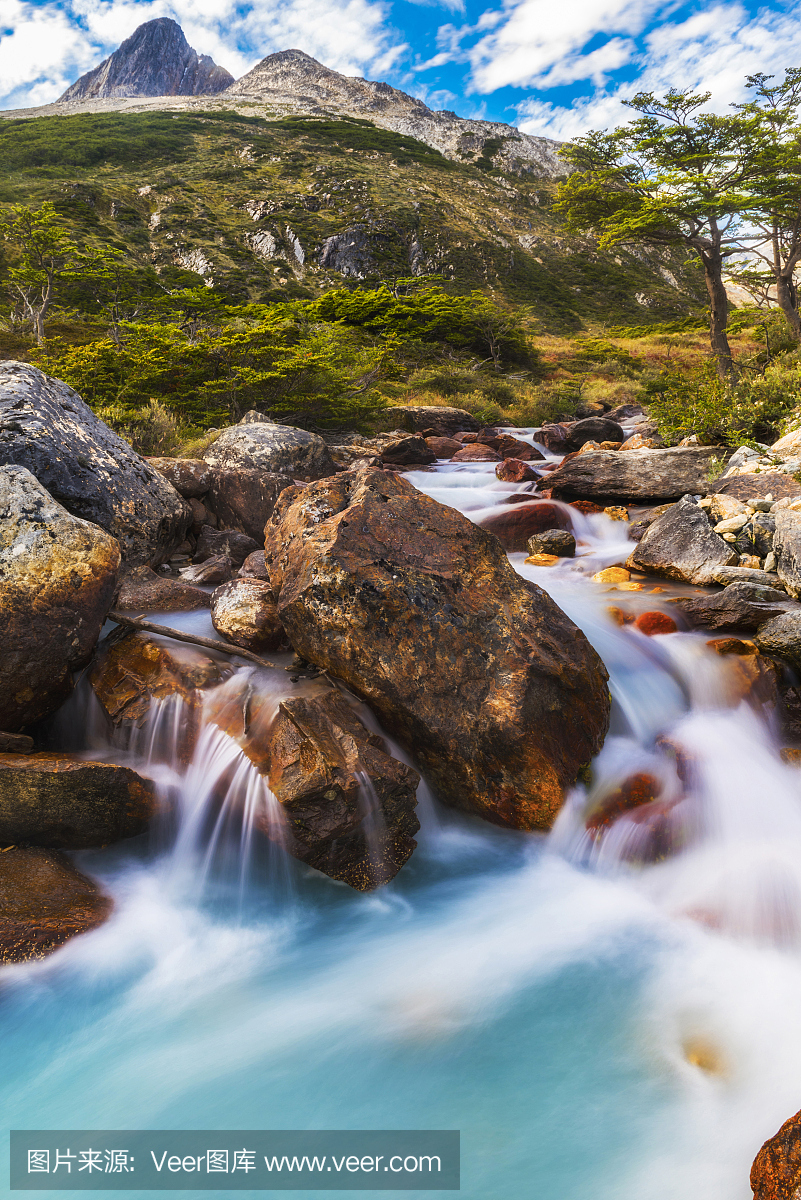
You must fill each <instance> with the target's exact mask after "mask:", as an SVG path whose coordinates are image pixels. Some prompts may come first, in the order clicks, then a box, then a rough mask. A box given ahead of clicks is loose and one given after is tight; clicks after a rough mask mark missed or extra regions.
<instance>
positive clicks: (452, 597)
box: [265, 470, 609, 829]
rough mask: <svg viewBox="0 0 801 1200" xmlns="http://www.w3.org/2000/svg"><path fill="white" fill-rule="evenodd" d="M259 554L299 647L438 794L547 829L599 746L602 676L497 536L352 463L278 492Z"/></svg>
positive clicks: (603, 724)
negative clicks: (368, 710)
mask: <svg viewBox="0 0 801 1200" xmlns="http://www.w3.org/2000/svg"><path fill="white" fill-rule="evenodd" d="M265 561H266V564H267V568H268V570H269V572H270V580H271V583H272V587H273V592H274V594H275V595H276V598H277V601H278V612H279V615H280V617H281V621H282V623H283V625H284V628H285V629H286V631H287V634H288V636H289V638H290V641H291V642H292V645H293V646H294V647H295V650H296V651H297V653H298V654H300V655H302V656H303V657H304V658H305V659H307V660H308V661H309V662H312V663H315V664H317V665H318V666H320V667H323V668H325V669H326V670H328V671H329V672H330V673H332V674H333V675H336V676H338V677H339V678H340V679H342V680H343V682H344V683H345V684H346V685H347V686H348V687H349V688H351V689H352V690H353V691H354V692H356V693H357V694H358V695H359V696H361V697H362V698H363V699H365V700H366V701H367V702H368V703H369V704H370V705H371V707H372V708H373V710H374V711H375V712H376V713H377V715H378V716H379V718H380V719H381V721H382V723H383V725H384V727H385V728H386V729H387V730H388V731H389V733H390V734H392V736H394V737H397V738H398V739H399V740H400V741H401V742H402V743H403V744H404V745H405V746H406V747H407V748H408V749H409V751H410V752H411V753H412V754H414V755H415V757H416V758H417V760H418V761H419V762H420V764H421V765H422V766H423V768H424V769H425V771H426V775H427V778H428V780H429V781H430V783H431V785H432V786H433V788H434V790H435V792H436V793H437V795H438V796H439V797H440V798H441V799H442V800H443V801H444V802H445V803H448V804H451V805H453V806H454V807H457V808H461V809H463V810H465V811H467V812H472V813H476V814H478V815H480V816H483V817H485V818H487V819H488V820H491V821H494V822H495V823H497V824H500V825H506V826H511V827H514V828H520V829H536V828H547V827H548V826H549V825H550V823H551V822H552V821H553V818H554V816H555V814H556V812H557V811H558V809H559V807H560V805H561V802H562V796H563V791H564V788H565V787H567V786H569V784H570V783H571V782H572V781H573V780H574V779H575V778H576V775H577V773H578V771H579V770H580V768H581V766H582V765H583V764H584V763H586V762H588V761H589V759H590V758H591V757H592V755H593V754H595V753H596V751H597V750H598V749H599V747H600V745H601V744H602V742H603V739H604V736H605V734H606V729H607V726H608V721H609V693H608V690H607V686H606V679H607V676H606V672H605V670H604V667H603V664H602V663H601V660H600V659H599V658H598V656H597V654H596V653H595V651H594V650H593V649H592V647H591V646H590V644H589V642H588V641H587V640H586V638H585V637H584V635H583V633H582V632H581V631H580V630H579V629H578V628H577V627H576V626H575V625H574V624H573V622H572V621H570V620H569V619H568V618H567V617H566V616H565V614H564V613H563V612H562V611H561V610H560V609H559V608H558V607H557V606H556V604H554V602H553V601H552V600H551V599H550V598H549V597H548V596H547V595H546V594H545V593H544V592H543V591H542V590H541V589H540V588H538V587H536V586H535V585H534V584H527V583H526V582H525V581H524V580H522V579H521V578H520V576H518V575H517V574H516V572H515V571H514V570H513V569H512V567H511V565H510V564H509V562H508V560H507V558H506V555H505V554H504V552H503V549H502V547H501V546H500V544H499V542H498V541H497V539H496V538H494V537H493V536H491V535H490V534H489V533H487V532H486V531H485V530H482V529H480V528H478V527H477V526H476V525H473V524H472V523H471V522H469V521H468V520H467V519H466V518H465V517H463V516H462V515H461V514H460V513H458V512H456V511H455V510H454V509H451V508H447V507H445V506H444V505H441V504H438V503H437V502H436V501H434V500H431V499H430V498H429V497H427V496H424V495H422V494H421V493H420V492H418V491H416V490H415V489H414V488H413V487H412V485H411V484H410V483H409V482H408V481H407V480H406V479H405V478H403V477H402V476H399V475H396V474H393V473H388V472H385V471H377V470H363V471H353V472H348V473H346V474H342V475H339V476H337V477H335V478H332V479H328V480H324V481H321V482H318V483H316V484H312V485H310V486H308V487H305V488H302V489H297V488H290V489H287V490H286V491H285V492H284V493H283V494H282V496H281V497H280V499H279V502H278V505H277V507H276V511H275V513H274V514H273V516H272V518H271V521H270V523H269V525H268V527H267V530H266V543H265Z"/></svg>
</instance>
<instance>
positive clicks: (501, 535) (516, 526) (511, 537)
mask: <svg viewBox="0 0 801 1200" xmlns="http://www.w3.org/2000/svg"><path fill="white" fill-rule="evenodd" d="M481 527H482V529H488V530H489V532H490V533H494V534H495V536H496V538H497V539H498V541H499V542H500V543H501V545H502V546H503V548H504V550H507V551H509V552H510V553H513V552H516V551H519V550H526V549H528V542H529V538H532V537H533V536H534V535H535V534H537V533H545V531H546V529H564V530H569V529H572V523H571V520H570V517H569V516H568V514H567V513H566V512H565V511H564V509H563V508H561V507H560V506H559V505H558V504H551V502H550V501H549V500H533V501H532V502H531V503H530V504H523V503H520V504H516V505H515V506H514V508H511V509H509V511H508V512H500V513H495V514H493V516H491V517H485V518H484V520H483V521H481Z"/></svg>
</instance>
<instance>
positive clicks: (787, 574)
mask: <svg viewBox="0 0 801 1200" xmlns="http://www.w3.org/2000/svg"><path fill="white" fill-rule="evenodd" d="M769 519H770V520H772V521H773V522H774V525H775V528H774V533H773V552H774V554H775V555H776V573H777V575H778V576H779V579H780V580H781V581H782V583H783V584H784V586H785V588H786V589H787V592H788V593H789V595H791V596H794V597H795V598H796V599H798V598H799V597H800V596H801V513H799V512H795V511H794V510H793V509H790V508H780V509H775V508H774V509H773V511H772V512H771V514H770V518H769Z"/></svg>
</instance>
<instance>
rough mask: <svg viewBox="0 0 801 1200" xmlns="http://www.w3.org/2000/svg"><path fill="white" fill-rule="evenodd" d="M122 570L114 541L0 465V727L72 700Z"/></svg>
mask: <svg viewBox="0 0 801 1200" xmlns="http://www.w3.org/2000/svg"><path fill="white" fill-rule="evenodd" d="M119 566H120V548H119V545H118V544H117V542H116V540H115V539H114V538H113V537H111V536H110V535H109V534H108V533H105V532H104V531H103V530H102V529H99V528H98V526H97V525H93V524H91V523H90V522H89V521H82V520H80V519H79V518H78V517H74V516H72V515H71V514H70V513H68V512H67V510H66V509H65V508H62V506H61V505H60V504H58V503H57V502H56V501H55V500H54V499H53V497H52V496H51V495H50V494H49V493H48V492H46V491H45V489H44V488H43V487H42V485H41V484H40V483H39V482H38V481H37V480H36V479H35V478H34V476H33V475H31V473H30V471H28V470H26V469H25V467H15V466H6V467H0V620H1V621H2V628H3V638H2V647H3V652H2V654H0V729H4V730H8V731H9V732H11V733H16V732H17V731H18V730H20V729H22V728H24V726H26V725H31V724H33V722H34V721H39V720H41V719H42V717H46V716H48V715H49V714H50V713H52V712H55V710H56V709H57V708H58V707H59V705H60V704H61V703H62V702H63V701H64V700H65V699H66V697H67V696H68V695H69V693H70V691H71V690H72V675H71V672H72V671H73V670H75V669H76V668H78V667H80V666H83V665H84V664H85V663H86V662H87V661H88V660H89V657H90V655H91V653H92V650H93V649H94V647H95V643H96V642H97V639H98V637H99V636H100V630H101V628H102V626H103V622H104V621H105V619H106V613H107V612H108V611H109V609H110V607H111V602H112V599H113V596H114V591H115V588H116V585H117V572H118V569H119Z"/></svg>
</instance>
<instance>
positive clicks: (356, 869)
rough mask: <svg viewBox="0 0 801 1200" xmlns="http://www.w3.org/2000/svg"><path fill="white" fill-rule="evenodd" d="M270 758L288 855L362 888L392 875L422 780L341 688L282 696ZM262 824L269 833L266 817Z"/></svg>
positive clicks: (410, 832)
mask: <svg viewBox="0 0 801 1200" xmlns="http://www.w3.org/2000/svg"><path fill="white" fill-rule="evenodd" d="M269 756H270V768H269V784H270V789H271V791H272V792H273V794H274V795H275V797H276V799H277V800H278V802H279V804H280V805H281V811H282V813H283V816H284V818H285V821H286V834H287V835H288V839H287V840H286V841H285V843H284V844H285V845H286V848H287V849H288V850H289V852H290V854H293V855H294V857H295V858H299V859H300V860H301V862H305V863H308V864H309V866H312V867H315V868H316V869H317V870H318V871H322V872H323V873H324V874H325V875H328V876H329V877H330V878H332V879H340V880H342V881H343V882H344V883H347V884H349V886H350V887H352V888H356V889H357V890H358V891H362V892H367V891H372V890H373V889H374V888H377V887H381V886H382V885H383V884H385V883H388V882H389V881H390V880H391V879H393V878H394V877H395V875H396V874H397V873H398V871H399V870H400V869H401V867H402V866H403V864H404V863H405V862H406V861H407V860H408V859H409V857H410V855H411V853H412V851H413V850H414V848H415V846H416V845H417V843H416V842H415V840H414V835H415V833H416V832H417V830H418V829H419V828H420V823H419V821H418V820H417V817H416V815H415V811H414V810H415V805H416V803H417V800H416V796H415V791H416V788H417V785H418V783H419V780H420V777H419V775H418V774H417V772H416V771H414V770H412V768H411V767H407V766H406V765H405V763H401V762H398V760H397V759H395V758H391V757H390V755H389V754H387V752H386V747H385V745H384V743H383V741H382V739H381V738H380V737H377V736H376V735H375V734H371V733H370V732H369V730H368V729H366V728H365V726H364V725H363V724H362V722H361V721H360V720H359V718H358V716H357V715H356V713H355V712H354V710H353V708H352V707H351V705H350V704H348V702H347V701H346V700H345V699H344V697H342V696H341V695H340V694H339V692H336V691H333V690H332V691H328V692H325V693H324V694H323V695H321V696H314V697H306V696H303V697H297V698H294V699H291V700H284V701H282V702H281V704H280V706H279V710H278V716H277V718H276V720H275V723H274V725H273V727H272V729H271V731H270V738H269ZM261 827H262V828H263V830H264V832H265V833H267V834H268V836H275V830H274V828H271V826H270V824H269V822H267V821H266V820H265V818H264V817H262V819H261Z"/></svg>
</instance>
